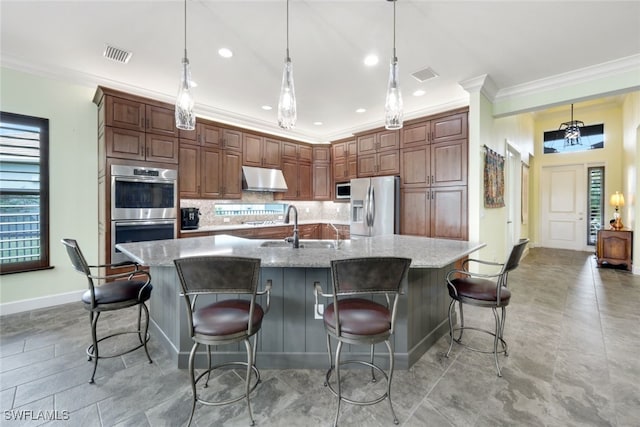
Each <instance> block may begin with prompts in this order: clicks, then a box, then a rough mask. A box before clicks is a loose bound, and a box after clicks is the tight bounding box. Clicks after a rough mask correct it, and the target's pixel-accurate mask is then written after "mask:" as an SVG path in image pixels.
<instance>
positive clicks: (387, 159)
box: [376, 150, 400, 176]
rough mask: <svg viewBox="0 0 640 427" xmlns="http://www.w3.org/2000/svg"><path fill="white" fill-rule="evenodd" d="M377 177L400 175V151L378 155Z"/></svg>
mask: <svg viewBox="0 0 640 427" xmlns="http://www.w3.org/2000/svg"><path fill="white" fill-rule="evenodd" d="M376 156H377V161H378V165H377V168H376V175H380V176H382V175H398V174H399V173H400V151H399V150H390V151H383V152H380V153H378V154H377V155H376Z"/></svg>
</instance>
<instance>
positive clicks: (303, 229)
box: [298, 224, 320, 239]
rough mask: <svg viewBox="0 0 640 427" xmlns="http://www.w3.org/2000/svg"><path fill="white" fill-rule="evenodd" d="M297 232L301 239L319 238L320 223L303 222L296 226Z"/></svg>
mask: <svg viewBox="0 0 640 427" xmlns="http://www.w3.org/2000/svg"><path fill="white" fill-rule="evenodd" d="M298 232H299V234H300V238H301V239H319V238H320V225H319V224H303V225H300V226H299V227H298Z"/></svg>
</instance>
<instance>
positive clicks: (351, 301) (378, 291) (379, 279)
mask: <svg viewBox="0 0 640 427" xmlns="http://www.w3.org/2000/svg"><path fill="white" fill-rule="evenodd" d="M410 264H411V260H410V259H408V258H394V257H365V258H350V259H342V260H333V261H331V275H332V284H333V293H331V294H325V293H323V291H322V287H321V286H320V284H319V283H317V282H316V283H315V292H314V293H315V299H316V307H318V296H322V297H326V298H329V299H330V301H331V300H332V301H333V302H331V303H330V304H329V305H328V306H327V307H326V309H325V310H324V313H323V315H322V316H323V320H324V326H325V330H326V331H327V353H328V355H329V369H328V370H327V373H326V375H325V383H324V384H325V386H327V387H328V388H329V390H330V391H331V392H332V393H333V394H334V395H335V396H336V397H337V398H338V406H337V409H336V415H335V418H334V423H333V425H334V426H337V425H338V417H339V415H340V405H341V403H342V402H347V403H350V404H354V405H374V404H376V403H379V402H382V401H383V400H385V399H386V400H388V401H389V408H390V409H391V415H392V416H393V422H394V423H395V424H398V417H397V416H396V414H395V411H394V410H393V404H392V403H391V380H392V377H393V366H394V353H393V349H392V347H391V344H390V342H389V339H390V337H391V336H392V334H393V331H394V327H395V319H396V309H397V306H398V299H399V295H400V288H401V286H402V284H403V283H405V282H406V276H407V273H408V271H409V266H410ZM365 295H366V296H369V297H370V298H372V299H368V298H363V296H365ZM380 296H383V297H384V299H385V300H386V304H384V303H380V302H377V301H374V300H373V298H375V297H378V298H379V297H380ZM331 338H334V339H335V340H337V342H338V344H337V347H336V353H335V359H334V356H333V354H332V351H331ZM382 342H384V343H385V345H386V347H387V351H388V352H389V366H388V370H387V372H385V371H384V370H383V369H382V367H380V366H378V365H376V364H375V363H374V362H375V359H374V356H375V354H374V348H375V344H378V343H382ZM343 344H353V345H369V346H370V354H369V360H368V361H366V360H361V359H350V360H341V359H340V356H341V351H342V346H343ZM349 364H357V365H364V366H366V367H369V368H370V369H371V379H372V382H376V381H377V379H376V377H375V372H378V373H380V374H381V375H382V376H383V377H384V378H385V380H386V382H387V383H386V390H385V391H384V392H383V393H382V394H379V395H377V396H375V397H372V398H366V399H367V400H356V399H352V398H350V397H347V396H346V395H344V394H343V391H342V384H341V373H340V372H341V367H342V366H344V365H349ZM334 373H335V378H336V379H335V386H334V385H333V384H332V382H331V377H332V376H333V374H334Z"/></svg>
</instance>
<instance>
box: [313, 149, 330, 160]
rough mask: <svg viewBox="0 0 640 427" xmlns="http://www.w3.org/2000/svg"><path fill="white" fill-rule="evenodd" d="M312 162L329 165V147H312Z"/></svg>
mask: <svg viewBox="0 0 640 427" xmlns="http://www.w3.org/2000/svg"><path fill="white" fill-rule="evenodd" d="M313 161H314V162H326V163H329V162H330V161H331V156H330V150H329V147H327V146H323V147H313Z"/></svg>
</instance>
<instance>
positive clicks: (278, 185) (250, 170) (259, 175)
mask: <svg viewBox="0 0 640 427" xmlns="http://www.w3.org/2000/svg"><path fill="white" fill-rule="evenodd" d="M242 189H243V190H248V191H273V192H276V191H277V192H285V191H287V190H288V187H287V182H286V181H285V180H284V175H283V174H282V171H281V170H280V169H266V168H255V167H252V166H243V167H242Z"/></svg>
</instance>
